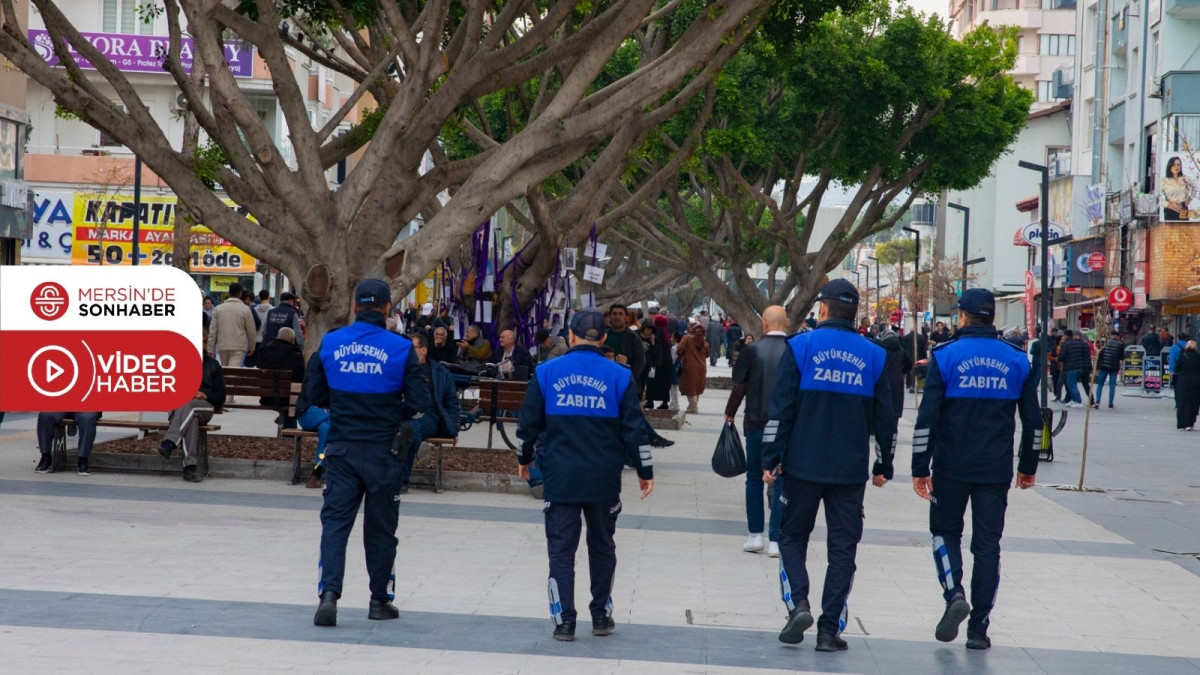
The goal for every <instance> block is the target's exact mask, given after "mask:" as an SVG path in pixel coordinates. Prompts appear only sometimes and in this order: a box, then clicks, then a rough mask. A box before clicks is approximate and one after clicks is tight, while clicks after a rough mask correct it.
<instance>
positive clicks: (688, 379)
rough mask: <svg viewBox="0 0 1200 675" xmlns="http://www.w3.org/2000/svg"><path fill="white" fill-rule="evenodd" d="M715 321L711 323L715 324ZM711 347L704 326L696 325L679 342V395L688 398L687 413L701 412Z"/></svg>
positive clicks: (677, 354) (677, 352)
mask: <svg viewBox="0 0 1200 675" xmlns="http://www.w3.org/2000/svg"><path fill="white" fill-rule="evenodd" d="M713 323H715V321H709V324H713ZM710 353H711V347H710V346H709V344H708V342H707V341H706V339H705V329H704V326H703V325H702V324H699V323H694V324H692V325H691V326H690V327H689V328H688V334H687V335H685V336H684V337H683V339H682V340H680V341H679V346H678V348H677V349H676V358H677V359H678V360H679V393H680V394H682V395H683V396H686V397H687V400H688V407H687V411H688V412H690V413H696V412H700V409H699V405H700V395H701V394H703V393H704V388H705V386H706V385H707V383H708V357H709V354H710Z"/></svg>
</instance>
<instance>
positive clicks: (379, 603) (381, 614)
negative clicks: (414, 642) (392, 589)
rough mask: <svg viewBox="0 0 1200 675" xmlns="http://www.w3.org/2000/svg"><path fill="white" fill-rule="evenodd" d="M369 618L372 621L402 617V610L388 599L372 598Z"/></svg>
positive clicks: (368, 610) (368, 611)
mask: <svg viewBox="0 0 1200 675" xmlns="http://www.w3.org/2000/svg"><path fill="white" fill-rule="evenodd" d="M367 618H368V619H370V620H372V621H389V620H391V619H399V618H400V610H398V609H396V606H395V605H393V604H392V603H390V602H387V601H386V600H372V601H371V606H370V608H369V609H367Z"/></svg>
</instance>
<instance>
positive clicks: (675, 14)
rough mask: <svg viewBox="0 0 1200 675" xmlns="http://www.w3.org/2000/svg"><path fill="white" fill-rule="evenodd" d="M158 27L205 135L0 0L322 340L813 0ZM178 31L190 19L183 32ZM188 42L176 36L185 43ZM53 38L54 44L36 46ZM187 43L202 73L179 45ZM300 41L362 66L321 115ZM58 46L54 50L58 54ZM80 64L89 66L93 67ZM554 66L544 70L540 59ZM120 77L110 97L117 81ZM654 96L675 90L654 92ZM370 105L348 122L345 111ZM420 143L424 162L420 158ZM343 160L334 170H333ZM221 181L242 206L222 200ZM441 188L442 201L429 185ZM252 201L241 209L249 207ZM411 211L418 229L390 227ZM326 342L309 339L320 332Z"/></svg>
mask: <svg viewBox="0 0 1200 675" xmlns="http://www.w3.org/2000/svg"><path fill="white" fill-rule="evenodd" d="M147 4H148V5H150V8H149V10H147V11H148V12H151V13H156V12H161V13H162V15H163V16H165V24H166V26H167V30H168V37H167V38H166V40H165V42H166V46H165V48H164V49H163V51H162V53H160V54H157V55H156V58H159V59H160V60H161V63H162V67H163V69H164V70H165V71H167V72H168V73H170V75H171V76H172V77H173V79H174V81H175V83H176V84H177V85H178V86H179V88H180V90H181V92H182V93H183V97H184V99H185V100H186V107H187V112H188V113H189V114H191V115H194V117H195V121H196V124H197V125H198V127H199V130H200V131H201V132H202V134H201V135H202V137H203V138H204V139H205V140H204V141H203V142H202V143H201V144H199V145H197V146H192V147H188V146H183V147H181V145H180V143H179V142H178V139H171V138H168V137H167V136H166V134H165V133H164V131H163V130H162V129H161V128H160V126H159V124H158V123H157V122H156V121H155V119H154V118H153V117H152V115H151V113H150V111H149V110H148V109H147V108H146V106H145V105H144V104H143V103H142V101H141V99H140V98H139V96H138V92H137V91H136V89H135V87H134V86H133V84H132V83H131V81H130V79H129V78H128V77H127V76H126V74H125V73H123V72H122V71H121V70H120V69H118V68H117V67H116V66H115V65H114V64H113V63H112V62H111V61H110V60H109V59H108V58H107V57H106V56H105V55H104V54H102V53H101V52H100V51H99V50H98V49H97V48H96V47H95V46H94V45H93V44H92V43H91V42H89V41H88V40H87V39H86V38H85V36H83V35H82V34H81V33H80V31H79V30H78V28H77V27H76V25H75V24H74V22H73V21H72V17H69V16H67V15H66V14H65V13H64V11H63V9H62V8H61V7H60V6H59V5H58V3H56V2H54V1H53V0H32V7H33V8H34V10H35V11H36V13H37V16H38V17H39V18H40V19H41V20H42V21H43V22H44V24H45V28H46V31H47V34H48V40H47V44H38V45H34V44H33V43H32V42H31V40H30V39H29V35H28V34H27V33H26V32H25V27H26V23H27V20H28V18H29V17H27V16H18V15H17V14H16V11H15V7H14V3H13V2H12V0H0V19H2V28H3V30H2V31H0V54H2V55H3V56H5V57H7V58H8V59H9V60H10V61H11V62H12V63H13V64H15V66H16V67H17V68H19V69H20V70H22V71H24V72H25V73H27V74H28V75H29V77H30V78H32V79H33V80H34V81H36V82H37V83H38V84H40V85H42V86H44V87H45V88H47V89H48V90H49V91H50V93H51V95H52V96H53V98H54V101H55V103H56V104H57V105H58V106H60V108H61V109H62V110H64V111H66V112H69V113H70V114H73V115H76V116H78V117H79V118H80V119H82V120H84V121H86V122H87V123H89V124H91V125H92V126H94V127H96V128H98V129H101V130H103V131H104V132H105V133H106V134H108V135H109V136H110V137H112V138H114V139H116V140H117V141H118V142H120V143H121V144H123V145H125V146H126V147H128V148H129V149H130V150H132V151H133V152H134V153H136V154H137V155H138V156H140V157H141V159H142V160H143V161H144V163H145V164H146V166H148V167H149V168H150V169H151V170H153V171H154V172H155V173H156V174H157V175H158V176H160V177H161V178H162V179H163V180H164V181H165V182H166V183H167V184H168V185H169V186H170V187H171V189H172V190H173V191H174V192H175V193H176V194H177V195H178V196H179V198H180V199H181V200H182V201H183V202H184V203H185V204H186V205H187V207H188V208H189V210H190V212H191V213H192V214H194V216H195V217H196V218H197V219H198V220H200V221H202V222H203V223H204V224H205V225H207V226H208V227H210V228H212V229H213V230H214V231H215V232H216V233H218V234H219V235H221V236H222V237H224V238H225V239H228V240H229V241H231V242H233V243H234V244H236V245H237V246H239V247H241V248H243V249H244V250H246V251H247V252H249V253H251V254H252V255H254V256H255V257H257V258H259V259H260V260H262V261H264V262H266V263H268V264H270V265H272V266H274V267H277V268H278V269H280V270H282V271H283V272H284V273H285V274H287V275H288V277H290V278H291V279H293V280H294V281H296V282H298V283H299V285H300V287H301V294H302V297H303V299H304V300H305V301H306V305H307V308H308V313H307V316H308V326H309V330H310V331H312V332H313V334H314V337H317V338H319V336H320V335H321V334H323V333H324V332H325V331H326V330H327V329H328V328H330V327H332V326H334V325H337V324H340V323H343V322H345V321H346V320H347V319H348V312H349V309H350V307H349V297H350V291H351V289H352V287H353V285H354V283H356V281H357V280H358V279H359V278H362V277H364V276H368V275H378V276H387V277H389V278H391V279H392V285H393V289H394V290H395V291H396V293H397V295H401V294H403V293H406V292H407V291H408V290H409V289H411V288H413V287H414V286H415V285H416V284H417V283H419V282H420V281H421V280H422V279H424V278H425V277H426V275H427V274H428V273H429V271H430V270H431V269H434V268H435V267H437V266H438V265H439V264H440V262H441V261H442V260H444V259H446V257H447V256H448V255H449V254H450V253H452V252H453V251H455V250H456V249H457V248H458V247H459V246H460V245H461V244H462V243H463V242H464V241H466V240H467V239H468V238H469V237H470V236H471V233H472V232H474V231H475V230H476V229H477V228H478V227H479V225H480V223H481V222H483V221H484V220H486V219H487V218H488V217H489V216H490V215H491V214H493V213H495V212H496V211H497V210H498V209H500V208H503V207H504V205H505V204H506V203H508V202H510V201H511V200H513V199H515V198H518V197H520V196H521V195H524V194H526V193H527V192H528V191H529V190H530V189H531V187H532V186H536V185H538V184H540V183H541V182H542V181H544V180H546V179H547V178H548V177H550V176H552V175H554V173H555V172H557V171H560V170H561V169H562V168H563V167H565V166H568V165H570V164H571V163H572V162H575V161H577V160H579V159H580V158H581V157H583V156H585V155H586V154H587V153H589V152H590V151H592V150H593V149H594V148H596V147H599V146H601V145H603V144H604V143H605V142H606V141H607V140H608V139H610V138H612V137H613V136H614V135H615V134H619V133H621V132H622V130H624V129H626V128H628V127H630V126H631V125H635V126H636V125H637V124H638V120H640V119H641V118H642V117H643V116H645V115H652V114H653V111H654V110H656V109H657V108H658V107H659V106H661V105H669V104H670V101H671V97H670V96H669V95H670V94H672V92H677V91H679V90H680V88H681V87H686V84H685V82H686V81H687V80H688V78H691V77H694V76H696V75H697V73H698V72H702V71H704V70H705V69H706V68H709V67H710V66H711V67H719V65H720V62H721V60H722V59H724V58H726V57H727V56H728V55H729V54H730V53H731V52H732V50H731V49H726V48H725V46H726V45H727V44H729V43H730V42H731V41H733V40H736V39H737V38H736V36H737V35H739V34H740V33H743V32H745V31H747V30H749V29H752V28H753V27H754V26H755V25H757V24H758V23H759V22H760V21H762V20H763V18H764V17H766V16H767V14H768V12H771V13H773V14H772V16H774V17H775V19H776V20H777V21H778V22H779V24H780V25H787V23H788V22H789V21H794V20H795V17H798V16H802V15H803V14H805V13H806V12H808V11H809V7H810V6H819V5H820V4H821V3H820V0H776V1H775V2H762V1H761V0H712V1H708V2H701V1H699V0H695V1H694V2H684V1H683V0H670V1H669V2H667V1H663V0H604V1H595V2H576V1H574V0H571V1H555V0H516V1H513V0H505V1H503V2H501V1H499V0H481V1H472V2H465V1H460V0H328V1H325V0H322V1H316V0H238V1H229V2H222V1H219V0H162V2H161V3H147ZM668 23H669V25H670V31H671V33H672V36H673V38H672V39H671V40H670V41H669V42H670V46H669V47H668V48H667V49H665V50H661V51H659V52H656V56H655V58H653V59H651V60H646V61H639V62H638V63H636V64H635V66H634V68H633V69H632V70H631V71H630V72H628V73H627V74H626V75H624V76H623V77H620V78H618V79H615V80H613V81H611V82H607V83H601V82H600V80H599V78H600V75H601V74H602V73H603V72H604V70H605V68H606V66H607V64H608V63H609V62H610V60H611V59H612V58H613V56H614V54H616V53H617V51H618V50H619V49H620V48H622V46H623V45H625V44H627V42H628V41H629V40H631V39H637V38H638V36H639V35H641V34H643V33H644V31H645V30H646V29H647V27H648V26H652V25H667V24H668ZM185 33H186V34H185ZM229 41H234V42H235V43H236V44H237V45H238V46H239V47H240V48H249V47H252V48H253V50H254V55H255V58H256V59H261V64H263V65H265V68H266V71H267V73H268V74H269V77H270V79H271V81H272V83H273V85H272V92H273V94H274V96H275V98H276V99H277V100H278V105H279V107H280V109H281V111H282V116H283V118H284V119H285V121H286V127H287V139H286V141H287V142H288V144H289V146H290V148H291V150H292V152H294V156H295V161H294V163H289V162H288V161H285V157H286V156H287V153H285V152H284V151H283V149H282V145H283V142H284V140H285V139H283V138H281V137H275V136H273V135H272V133H271V132H270V131H269V130H268V129H267V128H266V126H265V125H264V123H263V121H262V120H261V119H260V117H259V115H258V113H257V111H256V109H255V106H254V105H253V103H252V102H251V94H249V93H248V92H247V91H246V90H245V89H244V88H242V87H241V86H240V85H239V83H238V81H237V80H236V79H235V77H234V74H233V72H232V71H231V70H230V67H229V65H228V64H227V63H226V59H225V53H224V52H225V47H226V43H228V42H229ZM185 47H186V49H185ZM39 49H41V50H43V51H47V50H48V51H49V52H50V53H52V55H53V58H52V59H47V56H46V54H43V53H42V52H39ZM185 52H186V53H188V54H190V53H191V52H194V53H196V54H198V55H199V56H200V57H201V59H202V61H203V63H204V66H205V73H204V75H205V78H204V79H203V80H202V81H200V82H197V81H195V80H193V78H191V77H190V75H189V71H188V68H187V67H186V66H185V60H184V58H183V55H184V54H185ZM301 58H306V59H311V60H312V62H314V63H316V64H319V65H321V66H324V67H326V68H329V69H332V70H333V71H334V72H337V73H340V74H342V75H345V76H347V77H349V78H350V79H351V80H352V81H354V82H356V83H357V86H356V87H355V90H354V91H353V92H352V94H351V95H350V96H349V97H347V98H346V99H345V100H344V101H342V103H341V105H340V107H339V108H338V109H337V110H336V112H335V113H334V114H333V115H332V116H331V117H330V119H329V120H327V121H326V122H325V123H324V124H321V125H320V126H319V128H318V127H315V126H314V125H313V123H312V122H311V121H310V120H309V117H308V111H307V109H306V106H305V96H304V94H303V93H302V91H301V88H300V85H299V83H298V82H297V78H296V75H295V72H294V69H295V67H296V66H297V64H298V62H299V60H300V59H301ZM51 61H53V62H54V65H51ZM85 64H87V67H90V68H91V69H93V70H89V71H85ZM547 73H549V75H547ZM534 81H536V82H538V83H539V85H538V86H539V90H538V91H543V89H541V88H540V87H541V86H542V85H541V83H547V84H553V85H554V86H553V88H550V87H548V86H547V87H546V88H545V89H544V90H545V91H546V92H547V93H546V95H545V96H544V98H543V99H542V100H541V101H540V104H539V105H538V106H535V107H534V108H532V111H533V112H532V114H531V116H530V117H529V118H528V119H525V120H523V123H522V125H520V128H519V129H517V128H515V127H514V128H513V130H512V133H511V134H510V135H508V136H507V137H506V138H505V139H504V140H502V141H498V142H497V143H495V144H493V145H489V146H488V147H480V148H478V151H477V152H474V153H471V154H469V155H468V156H465V157H461V158H458V159H451V158H449V157H447V155H446V153H445V152H444V151H443V149H442V146H441V144H440V141H439V138H440V135H441V134H442V131H443V129H445V128H446V127H447V126H454V125H455V124H456V123H457V122H456V120H459V119H461V118H462V117H463V116H464V115H465V114H466V113H467V110H468V109H469V108H470V107H471V106H472V104H473V102H475V101H478V100H480V99H481V98H483V97H485V96H487V95H488V94H490V93H493V92H499V91H505V90H509V89H511V88H514V87H518V86H519V85H522V84H525V83H529V82H534ZM112 92H115V99H116V100H113V99H114V94H113V93H112ZM664 97H667V98H665V99H664ZM363 108H365V109H366V111H365V114H364V115H363V116H362V117H361V119H360V121H359V122H358V123H357V124H355V125H353V126H352V128H350V129H349V130H348V131H345V130H343V128H344V126H345V125H344V124H343V123H344V122H346V121H347V120H349V119H350V117H351V113H352V112H353V111H356V110H359V109H363ZM426 157H431V158H432V160H433V162H432V168H430V167H428V165H426V163H425V161H426ZM348 159H350V160H352V161H351V162H350V164H351V165H350V166H349V169H348V171H347V173H346V176H345V180H344V182H342V183H341V184H340V185H339V186H333V185H331V181H330V179H329V178H328V176H327V172H328V171H329V170H330V169H331V168H332V167H334V166H335V165H337V164H338V163H339V162H342V161H344V160H348ZM214 187H219V188H220V189H221V190H222V191H223V192H224V193H225V194H226V195H228V196H229V197H230V198H231V199H233V200H234V201H235V202H237V203H238V204H239V205H240V206H241V211H240V212H239V211H235V210H231V209H229V208H228V207H227V206H226V205H225V204H224V203H223V202H222V201H221V199H220V197H219V196H218V194H216V193H215V192H214V190H213V188H214ZM439 196H441V198H439ZM247 216H250V217H253V218H255V219H256V220H257V223H255V222H252V221H251V220H250V219H249V218H248V217H247ZM417 218H420V219H421V220H422V222H423V227H422V228H421V230H420V232H418V233H417V234H416V235H415V236H412V237H410V238H408V239H407V240H405V241H403V242H400V243H396V241H397V238H398V235H399V234H400V232H401V230H402V229H403V228H404V227H406V226H407V225H408V224H409V223H410V222H412V221H413V220H414V219H417ZM318 341H319V340H316V339H310V340H308V341H306V344H307V345H309V348H312V346H313V345H315V344H316V343H317V342H318Z"/></svg>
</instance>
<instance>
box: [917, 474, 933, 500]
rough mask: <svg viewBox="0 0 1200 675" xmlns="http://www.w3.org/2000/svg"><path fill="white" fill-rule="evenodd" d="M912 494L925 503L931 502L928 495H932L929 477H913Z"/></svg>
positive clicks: (931, 483) (931, 482)
mask: <svg viewBox="0 0 1200 675" xmlns="http://www.w3.org/2000/svg"><path fill="white" fill-rule="evenodd" d="M913 492H915V493H917V496H918V497H920V498H921V499H924V500H925V501H932V500H931V499H930V495H931V494H932V493H933V481H932V480H930V479H929V476H913Z"/></svg>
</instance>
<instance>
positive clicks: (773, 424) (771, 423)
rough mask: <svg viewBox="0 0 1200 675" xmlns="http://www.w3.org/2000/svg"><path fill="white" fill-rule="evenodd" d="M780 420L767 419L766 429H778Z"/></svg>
mask: <svg viewBox="0 0 1200 675" xmlns="http://www.w3.org/2000/svg"><path fill="white" fill-rule="evenodd" d="M778 428H779V420H767V426H766V427H764V429H778Z"/></svg>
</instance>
